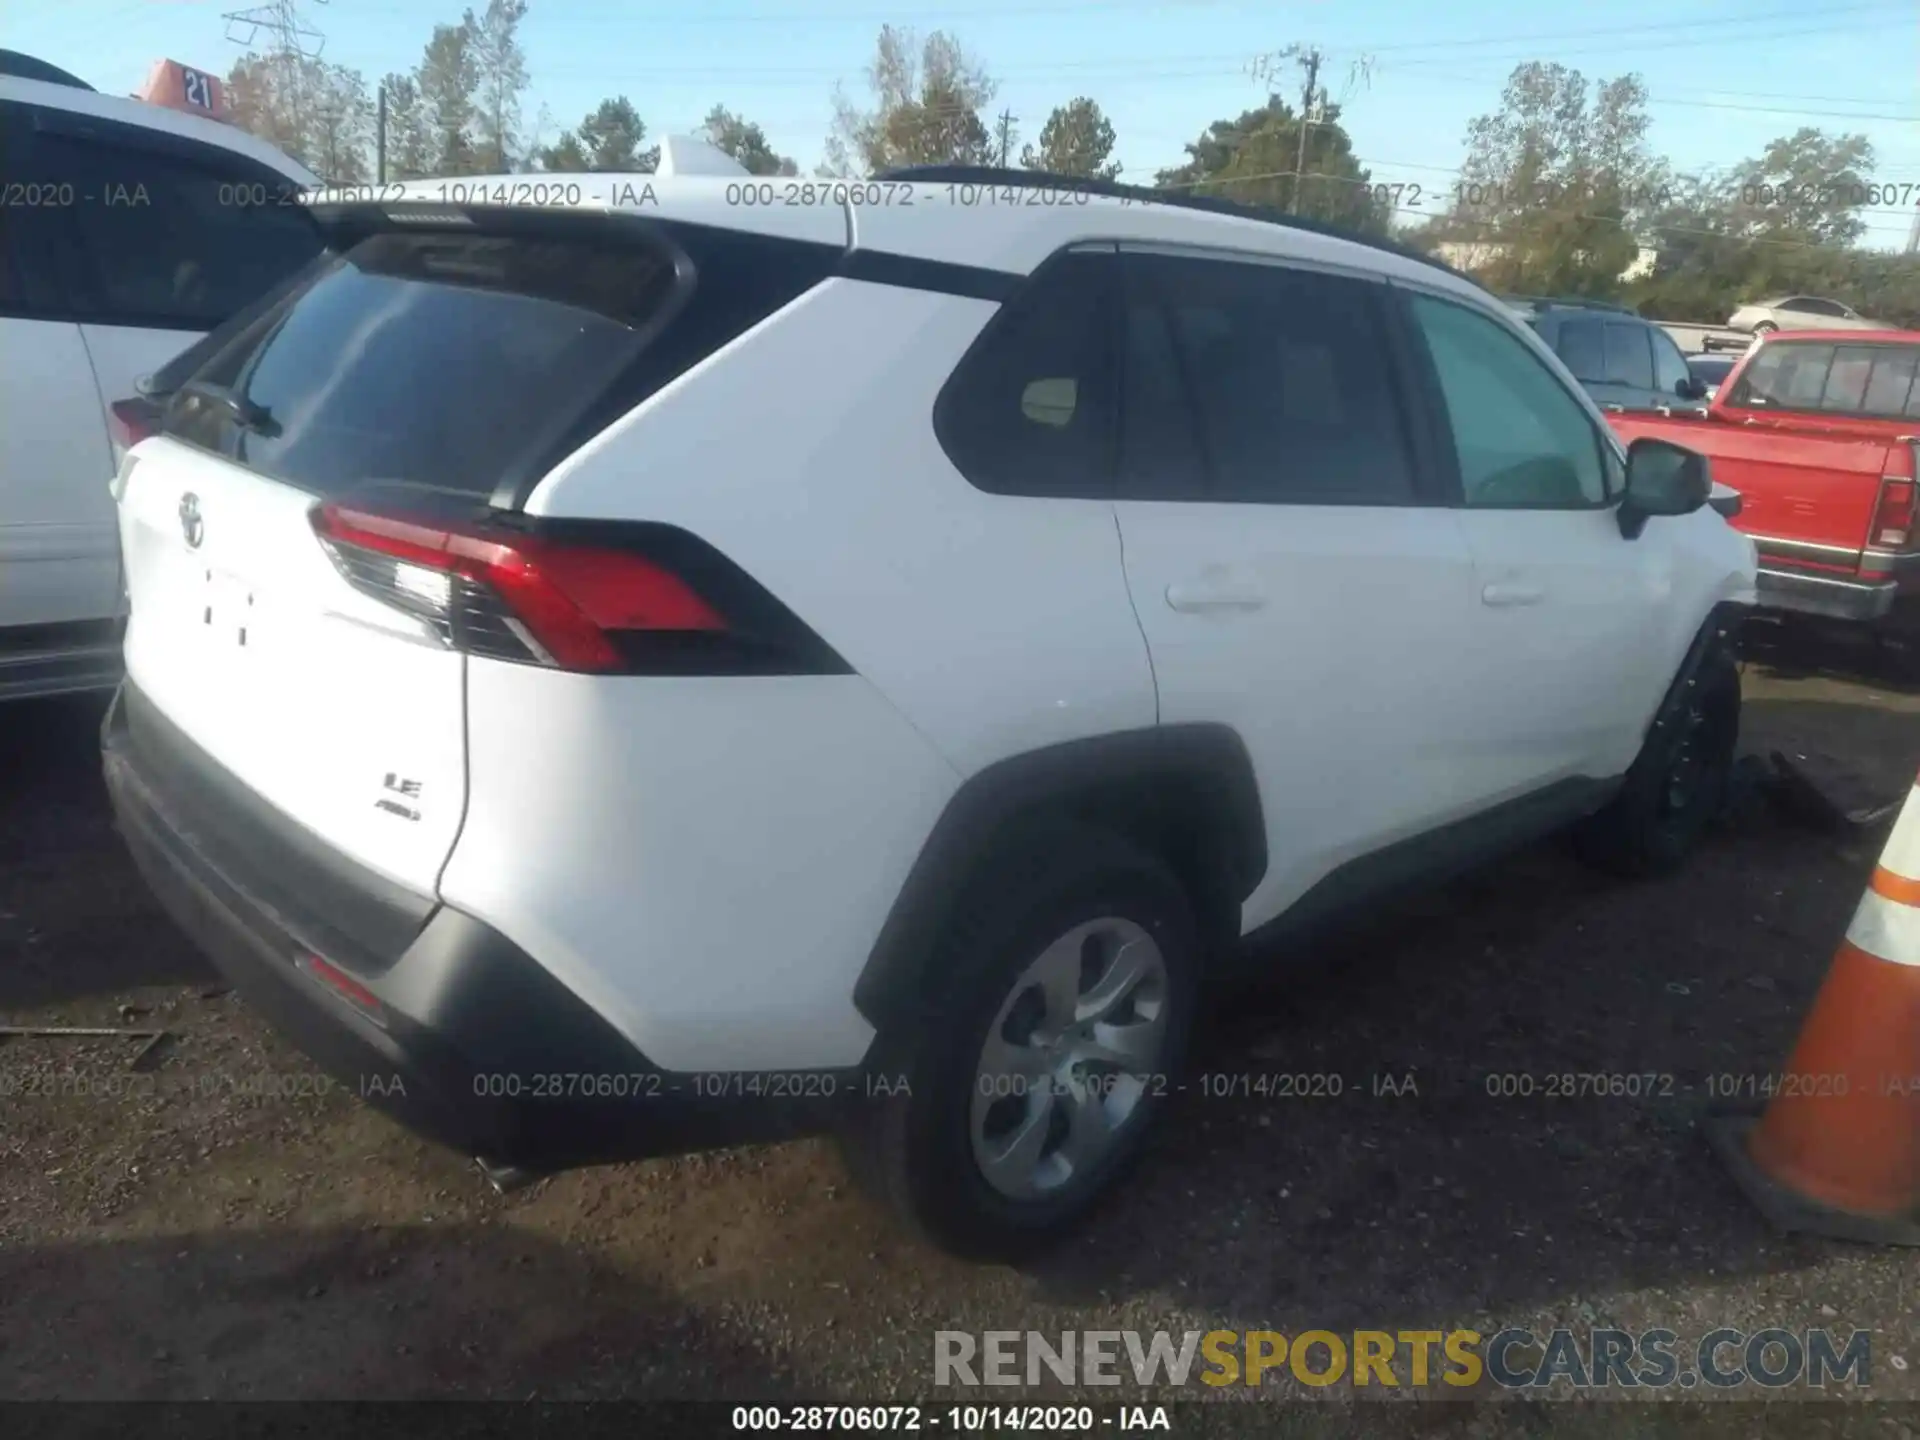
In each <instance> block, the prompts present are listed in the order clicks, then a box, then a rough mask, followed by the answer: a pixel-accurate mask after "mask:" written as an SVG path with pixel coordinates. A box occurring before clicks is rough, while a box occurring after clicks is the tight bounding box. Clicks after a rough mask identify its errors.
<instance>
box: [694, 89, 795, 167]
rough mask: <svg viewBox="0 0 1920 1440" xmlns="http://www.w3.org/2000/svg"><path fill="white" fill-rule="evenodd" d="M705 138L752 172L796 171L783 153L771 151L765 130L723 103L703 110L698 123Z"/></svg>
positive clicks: (792, 163) (771, 147)
mask: <svg viewBox="0 0 1920 1440" xmlns="http://www.w3.org/2000/svg"><path fill="white" fill-rule="evenodd" d="M701 130H702V132H703V133H704V134H705V136H706V139H707V142H708V143H709V144H710V145H713V146H715V147H716V148H718V149H721V150H724V151H726V152H727V154H729V155H731V156H732V157H733V158H734V159H735V160H738V161H739V162H740V163H741V164H742V165H744V166H745V167H746V168H747V172H748V173H749V174H752V175H798V174H799V173H800V167H799V166H798V165H796V164H794V162H793V161H792V160H790V159H788V158H787V157H786V156H785V155H777V154H775V153H774V149H773V146H772V145H771V144H770V143H768V140H767V136H766V132H765V131H764V130H762V129H761V128H760V127H759V126H758V125H755V124H753V123H751V122H750V121H747V120H743V119H742V118H741V117H740V116H738V115H736V114H734V113H733V112H732V111H731V110H729V109H727V107H726V106H724V105H716V106H714V107H713V109H711V110H709V111H708V112H707V118H706V121H705V123H704V124H703V125H702V126H701Z"/></svg>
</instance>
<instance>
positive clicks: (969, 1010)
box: [839, 821, 1200, 1260]
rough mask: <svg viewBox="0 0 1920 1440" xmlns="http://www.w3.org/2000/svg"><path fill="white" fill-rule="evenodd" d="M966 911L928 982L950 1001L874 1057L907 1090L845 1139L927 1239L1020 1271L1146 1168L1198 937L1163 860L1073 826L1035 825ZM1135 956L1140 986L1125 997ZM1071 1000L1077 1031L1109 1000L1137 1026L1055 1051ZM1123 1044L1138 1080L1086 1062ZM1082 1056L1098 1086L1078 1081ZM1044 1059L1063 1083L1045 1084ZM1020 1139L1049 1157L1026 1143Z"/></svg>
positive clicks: (936, 999) (859, 1172) (860, 1175)
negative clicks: (1123, 957)
mask: <svg viewBox="0 0 1920 1440" xmlns="http://www.w3.org/2000/svg"><path fill="white" fill-rule="evenodd" d="M951 913H952V916H953V922H952V924H951V926H950V927H949V929H948V930H947V932H946V933H945V934H944V936H943V937H942V938H941V940H940V941H939V942H938V943H937V946H936V950H935V954H934V956H933V964H932V965H931V967H930V969H929V973H930V974H932V975H935V976H940V977H944V984H943V986H942V989H941V992H940V993H939V994H937V995H935V996H932V997H930V1001H931V1003H930V1004H929V1005H928V1007H927V1008H926V1011H925V1013H924V1014H923V1015H921V1016H919V1017H917V1018H916V1019H915V1020H914V1021H912V1022H911V1023H909V1024H908V1025H906V1026H903V1027H901V1028H899V1029H898V1030H896V1031H895V1032H894V1033H892V1034H883V1035H882V1036H881V1038H880V1042H879V1044H878V1045H877V1047H876V1051H875V1054H876V1060H877V1063H876V1064H874V1065H873V1066H871V1067H870V1073H871V1074H874V1075H876V1076H878V1077H881V1078H882V1079H884V1080H885V1081H886V1082H887V1084H886V1086H885V1089H887V1090H890V1091H891V1092H892V1093H889V1094H883V1095H881V1096H879V1097H877V1098H873V1099H870V1100H869V1101H868V1102H867V1103H866V1104H865V1105H864V1106H863V1107H862V1109H861V1110H860V1111H859V1112H858V1113H857V1114H856V1115H855V1116H854V1117H853V1119H852V1121H851V1122H850V1124H849V1126H848V1127H847V1128H846V1129H845V1130H844V1131H843V1132H842V1134H841V1135H840V1137H839V1138H840V1141H841V1148H842V1151H843V1153H844V1154H845V1156H846V1159H847V1162H848V1167H849V1169H850V1170H852V1172H853V1173H854V1175H855V1177H856V1178H857V1179H859V1180H860V1181H861V1182H862V1184H863V1185H864V1186H865V1188H867V1189H868V1191H869V1192H870V1193H873V1194H875V1195H876V1196H877V1197H878V1198H880V1199H881V1200H882V1201H883V1202H884V1203H886V1204H887V1205H888V1206H889V1207H890V1208H892V1209H893V1210H894V1211H896V1212H897V1213H898V1214H899V1215H900V1216H901V1217H902V1218H903V1219H904V1220H905V1221H906V1222H907V1224H908V1226H909V1228H911V1229H912V1230H914V1231H915V1232H916V1233H918V1234H919V1235H920V1237H921V1238H923V1239H925V1240H927V1241H929V1242H930V1243H932V1244H933V1245H935V1246H936V1247H938V1248H940V1249H942V1250H945V1251H947V1252H948V1253H949V1254H953V1255H957V1256H960V1257H962V1258H966V1259H973V1260H1014V1259H1018V1258H1020V1257H1022V1256H1024V1255H1027V1254H1030V1253H1032V1252H1034V1251H1036V1250H1038V1249H1040V1248H1042V1247H1044V1246H1046V1245H1048V1244H1050V1243H1052V1242H1053V1241H1055V1240H1057V1239H1059V1238H1060V1237H1061V1236H1063V1235H1064V1234H1066V1233H1067V1232H1068V1231H1070V1230H1072V1229H1073V1228H1074V1227H1075V1226H1077V1225H1078V1224H1079V1223H1080V1222H1081V1221H1082V1220H1083V1219H1085V1217H1086V1216H1087V1215H1088V1214H1089V1213H1090V1212H1091V1211H1092V1210H1093V1209H1094V1208H1095V1206H1096V1205H1098V1204H1099V1202H1100V1201H1101V1200H1102V1199H1103V1198H1104V1197H1106V1196H1107V1195H1108V1194H1110V1193H1111V1192H1112V1190H1113V1189H1114V1188H1115V1187H1116V1185H1117V1184H1118V1182H1119V1181H1120V1180H1121V1178H1122V1177H1123V1176H1124V1175H1125V1174H1126V1173H1127V1171H1128V1169H1129V1168H1130V1166H1131V1165H1132V1164H1133V1162H1134V1161H1135V1160H1137V1159H1138V1157H1139V1154H1140V1152H1141V1149H1142V1145H1143V1142H1144V1140H1145V1138H1146V1135H1147V1134H1148V1132H1149V1131H1150V1129H1151V1127H1152V1123H1153V1120H1154V1119H1155V1117H1156V1115H1157V1114H1158V1112H1159V1111H1160V1110H1161V1109H1162V1108H1163V1107H1164V1106H1165V1104H1166V1103H1167V1101H1168V1099H1169V1097H1170V1096H1171V1094H1172V1092H1173V1090H1174V1089H1175V1087H1176V1085H1177V1083H1178V1077H1179V1074H1180V1067H1181V1065H1182V1064H1183V1062H1184V1060H1185V1056H1186V1046H1187V1040H1188V1037H1189V1033H1190V1031H1191V1029H1192V1025H1193V1015H1194V1008H1195V1000H1196V991H1197V986H1198V977H1199V965H1200V941H1199V930H1198V927H1197V925H1196V922H1195V918H1194V914H1193V908H1192V905H1191V904H1190V902H1189V900H1188V897H1187V894H1186V892H1185V890H1184V888H1183V887H1182V886H1181V884H1180V882H1179V881H1178V880H1177V879H1176V878H1175V876H1174V875H1173V873H1172V871H1170V870H1169V869H1168V868H1167V866H1166V865H1165V864H1164V863H1162V862H1161V861H1160V860H1159V859H1158V858H1157V857H1155V856H1153V855H1152V854H1150V853H1148V852H1146V851H1144V850H1142V849H1141V848H1139V847H1138V846H1136V845H1134V844H1133V843H1132V842H1130V841H1128V840H1126V839H1124V838H1123V837H1121V836H1118V835H1115V834H1113V833H1111V832H1108V831H1105V830H1101V829H1096V828H1093V827H1090V826H1085V825H1081V824H1078V823H1074V822H1064V821H1063V822H1060V823H1046V824H1042V825H1038V826H1022V828H1021V830H1020V832H1019V833H1018V834H1017V835H1015V836H1012V837H1010V838H1009V841H1008V843H1007V844H1006V845H1004V846H1003V847H1002V848H1001V849H1000V851H999V853H998V854H997V855H995V856H994V857H993V858H992V859H990V860H989V861H988V863H987V864H986V865H985V866H984V867H983V868H982V869H981V870H980V871H979V872H978V873H977V874H976V875H975V876H974V877H973V878H972V880H971V881H970V882H969V883H968V884H967V885H965V886H964V887H963V889H962V891H961V893H960V894H959V895H958V896H956V897H955V902H954V904H953V906H952V912H951ZM1076 937H1078V938H1076ZM1122 947H1124V948H1125V951H1126V954H1127V956H1129V957H1131V958H1130V959H1128V960H1127V961H1126V963H1127V965H1128V966H1129V967H1130V969H1138V970H1139V971H1140V972H1141V978H1140V979H1139V980H1138V981H1137V982H1136V983H1133V984H1130V985H1125V986H1122V987H1120V988H1118V989H1115V979H1116V970H1115V968H1114V967H1115V966H1117V965H1118V964H1120V963H1121V962H1120V959H1119V951H1120V949H1121V948H1122ZM1143 947H1144V948H1143ZM1090 962H1091V963H1090ZM1056 966H1057V967H1058V968H1056ZM1036 974H1040V975H1043V976H1044V975H1051V976H1053V977H1055V978H1056V979H1059V980H1060V981H1061V986H1062V987H1064V985H1065V984H1066V983H1067V981H1069V980H1070V981H1071V983H1072V984H1073V985H1074V986H1075V987H1076V989H1075V990H1072V991H1069V990H1067V989H1065V988H1055V989H1054V991H1053V992H1052V993H1053V996H1054V1000H1055V1002H1056V1003H1055V1004H1054V1005H1052V1006H1049V1004H1048V1003H1047V995H1048V990H1047V988H1046V987H1044V986H1042V985H1041V984H1040V983H1038V981H1037V980H1036V979H1035V976H1036ZM1103 986H1104V987H1105V989H1104V990H1103ZM1107 991H1113V993H1112V994H1111V995H1107V993H1106V992H1107ZM1070 995H1071V996H1072V997H1073V1001H1074V1004H1075V1007H1076V1013H1077V1016H1078V1017H1085V1016H1087V1015H1089V1014H1090V1013H1092V1010H1093V1008H1094V1002H1097V1001H1099V1000H1101V999H1102V998H1103V996H1104V997H1105V998H1107V999H1109V1000H1110V1001H1111V1002H1112V1003H1111V1004H1110V1006H1109V1008H1108V1009H1107V1010H1106V1011H1105V1012H1104V1013H1105V1014H1106V1015H1107V1016H1108V1018H1109V1020H1114V1019H1115V1018H1116V1017H1117V1018H1118V1019H1119V1020H1120V1021H1121V1023H1122V1024H1123V1025H1124V1029H1117V1028H1113V1027H1112V1026H1111V1025H1110V1026H1108V1027H1105V1028H1101V1029H1095V1030H1093V1031H1092V1033H1091V1035H1090V1036H1088V1037H1087V1038H1085V1039H1084V1040H1076V1039H1075V1038H1074V1037H1073V1036H1072V1035H1069V1036H1067V1037H1065V1038H1063V1039H1061V1040H1060V1041H1059V1042H1058V1043H1057V1044H1056V1045H1052V1046H1051V1047H1050V1045H1049V1043H1048V1042H1049V1040H1050V1037H1051V1035H1052V1033H1053V1032H1055V1031H1056V1030H1058V1029H1059V1028H1060V1027H1059V1023H1058V1022H1059V1021H1060V1020H1062V1019H1063V1018H1064V1017H1065V1015H1066V1011H1065V1009H1064V1008H1063V1007H1062V1006H1061V1005H1059V1004H1058V1003H1057V1002H1059V1001H1061V1000H1063V999H1065V998H1066V997H1068V996H1070ZM1123 1034H1124V1035H1126V1036H1127V1037H1128V1040H1129V1042H1130V1043H1131V1044H1133V1045H1135V1046H1137V1047H1138V1048H1137V1049H1136V1050H1135V1051H1134V1052H1133V1053H1134V1054H1135V1055H1136V1057H1137V1058H1138V1063H1137V1064H1135V1065H1134V1066H1133V1067H1132V1068H1133V1070H1135V1071H1137V1072H1138V1076H1136V1075H1134V1074H1130V1073H1129V1072H1128V1071H1126V1070H1122V1069H1117V1068H1114V1067H1111V1066H1109V1065H1107V1064H1105V1063H1103V1062H1101V1061H1099V1060H1097V1059H1096V1060H1090V1061H1088V1060H1085V1056H1086V1050H1087V1047H1088V1046H1093V1045H1097V1044H1098V1043H1099V1042H1101V1041H1103V1040H1104V1041H1115V1040H1117V1039H1118V1037H1120V1036H1121V1035H1123ZM990 1037H991V1038H994V1039H995V1040H996V1041H997V1042H999V1043H998V1048H997V1050H996V1054H995V1055H994V1056H992V1057H990V1056H989V1055H988V1053H987V1045H988V1041H989V1038H990ZM1076 1046H1078V1047H1079V1048H1078V1049H1077V1050H1076V1049H1075V1047H1076ZM1075 1054H1078V1055H1080V1056H1081V1057H1082V1060H1083V1061H1084V1062H1085V1063H1086V1064H1087V1066H1088V1070H1087V1071H1086V1072H1085V1073H1086V1074H1087V1075H1089V1076H1090V1077H1091V1083H1090V1084H1089V1083H1087V1082H1086V1081H1085V1080H1082V1079H1080V1078H1079V1074H1080V1072H1075V1071H1072V1070H1070V1069H1069V1068H1067V1067H1068V1066H1069V1065H1070V1064H1071V1061H1072V1056H1073V1055H1075ZM1042 1057H1045V1058H1046V1061H1047V1067H1048V1068H1047V1069H1046V1070H1045V1071H1044V1072H1041V1071H1037V1070H1034V1069H1033V1068H1032V1066H1033V1064H1034V1062H1035V1061H1036V1060H1037V1059H1038V1058H1042ZM1139 1076H1143V1077H1144V1078H1138V1077H1139ZM1030 1077H1031V1078H1030ZM901 1080H904V1082H905V1083H904V1085H900V1084H899V1082H900V1081H901ZM896 1087H897V1088H896ZM872 1088H874V1087H872V1086H870V1090H871V1089H872ZM1096 1112H1097V1115H1096ZM1116 1117H1117V1123H1114V1121H1115V1119H1116ZM1096 1118H1099V1119H1104V1120H1106V1121H1107V1122H1108V1124H1109V1125H1110V1126H1111V1129H1110V1131H1108V1130H1106V1129H1105V1128H1104V1127H1095V1126H1094V1125H1093V1124H1092V1122H1093V1120H1094V1119H1096ZM1076 1121H1077V1122H1078V1124H1079V1125H1081V1126H1085V1127H1086V1128H1077V1127H1076ZM1063 1126H1064V1127H1065V1128H1064V1129H1062V1128H1061V1127H1063ZM1056 1132H1057V1133H1056ZM1103 1133H1105V1134H1110V1138H1109V1139H1107V1140H1106V1141H1105V1142H1104V1143H1098V1144H1096V1143H1095V1141H1096V1140H1097V1138H1098V1137H1099V1136H1101V1135H1102V1134H1103ZM1018 1135H1027V1136H1029V1137H1034V1140H1035V1143H1033V1144H1030V1145H1029V1146H1027V1147H1019V1146H1016V1145H1014V1144H1013V1143H1012V1141H1013V1138H1014V1137H1015V1136H1018ZM1083 1137H1084V1141H1085V1144H1086V1147H1087V1148H1086V1150H1085V1153H1084V1155H1082V1156H1081V1157H1079V1158H1078V1159H1077V1160H1076V1159H1075V1157H1074V1153H1073V1152H1074V1151H1075V1150H1076V1149H1078V1148H1079V1146H1080V1144H1081V1143H1082V1139H1083ZM1001 1156H1004V1157H1005V1158H996V1157H1001ZM990 1160H991V1161H992V1163H991V1164H990V1163H989V1161H990ZM1029 1161H1031V1163H1030V1164H1029V1163H1028V1162H1029Z"/></svg>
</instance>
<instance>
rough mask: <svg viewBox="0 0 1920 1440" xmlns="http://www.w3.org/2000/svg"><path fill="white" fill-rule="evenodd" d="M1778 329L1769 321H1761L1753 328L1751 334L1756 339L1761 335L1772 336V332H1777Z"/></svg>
mask: <svg viewBox="0 0 1920 1440" xmlns="http://www.w3.org/2000/svg"><path fill="white" fill-rule="evenodd" d="M1779 328H1780V327H1779V326H1778V325H1776V324H1774V323H1773V322H1772V321H1771V320H1762V321H1761V322H1760V323H1759V324H1758V325H1756V326H1754V327H1753V333H1754V336H1755V338H1756V339H1757V338H1758V337H1760V336H1762V335H1771V334H1773V332H1774V331H1776V330H1778V329H1779Z"/></svg>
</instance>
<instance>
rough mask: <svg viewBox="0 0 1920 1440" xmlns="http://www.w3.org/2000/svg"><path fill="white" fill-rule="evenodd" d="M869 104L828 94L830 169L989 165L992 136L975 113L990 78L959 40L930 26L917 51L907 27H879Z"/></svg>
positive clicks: (986, 97) (989, 94) (985, 99)
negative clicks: (868, 106)
mask: <svg viewBox="0 0 1920 1440" xmlns="http://www.w3.org/2000/svg"><path fill="white" fill-rule="evenodd" d="M867 83H868V85H869V86H870V88H871V89H872V91H873V96H874V104H873V108H871V109H868V110H862V109H859V108H858V107H856V106H855V105H854V104H853V103H852V102H851V101H850V100H848V99H847V97H846V95H845V94H844V92H841V91H839V90H836V91H835V92H834V102H833V103H834V119H833V128H832V130H831V131H830V132H829V134H828V136H827V145H826V152H827V160H826V164H825V166H823V167H822V168H823V169H824V170H826V171H827V172H828V173H830V174H835V175H854V174H869V175H870V174H875V173H877V172H879V171H882V170H886V169H890V168H892V167H894V166H897V165H932V164H938V163H941V162H952V163H956V164H963V165H984V164H987V163H988V161H989V160H990V158H991V157H992V154H993V147H992V141H991V137H990V136H989V134H988V132H987V126H986V122H985V121H984V120H982V119H981V118H980V112H981V110H982V108H984V107H985V106H986V105H987V104H988V103H989V102H990V101H991V100H992V99H993V96H994V92H995V89H996V87H995V85H994V82H993V81H992V80H991V79H989V78H988V76H987V74H986V72H985V71H984V70H983V69H982V68H981V67H980V65H979V64H978V63H977V62H975V61H974V60H972V59H971V58H969V57H968V55H967V54H966V52H965V51H964V50H963V49H962V48H961V46H960V42H959V41H958V40H955V39H954V38H953V37H952V36H950V35H948V34H946V33H945V32H944V31H938V30H936V31H935V32H934V33H933V34H931V35H929V36H928V37H927V39H926V42H925V43H924V44H922V45H919V46H918V47H917V48H916V45H915V37H914V33H913V32H912V31H911V30H901V29H896V28H895V27H894V26H891V25H885V26H882V27H881V29H880V38H879V41H878V44H877V45H876V47H875V55H874V59H873V62H872V63H871V64H870V65H869V66H868V67H867Z"/></svg>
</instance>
